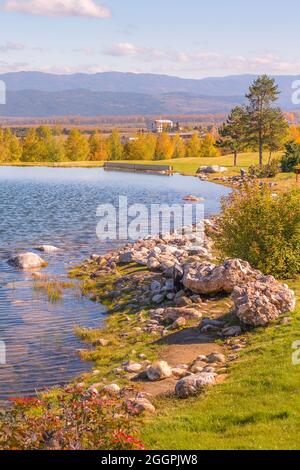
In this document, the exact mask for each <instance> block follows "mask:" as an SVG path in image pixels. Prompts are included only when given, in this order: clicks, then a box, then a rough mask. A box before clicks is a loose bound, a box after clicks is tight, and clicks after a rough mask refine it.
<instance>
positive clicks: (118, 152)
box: [107, 129, 123, 160]
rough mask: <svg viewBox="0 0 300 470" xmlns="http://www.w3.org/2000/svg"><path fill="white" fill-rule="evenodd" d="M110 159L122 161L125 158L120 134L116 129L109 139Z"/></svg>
mask: <svg viewBox="0 0 300 470" xmlns="http://www.w3.org/2000/svg"><path fill="white" fill-rule="evenodd" d="M107 147H108V158H109V160H122V158H123V145H122V143H121V137H120V134H119V132H118V131H117V130H116V129H114V130H113V131H112V133H111V135H110V137H109V138H108V142H107Z"/></svg>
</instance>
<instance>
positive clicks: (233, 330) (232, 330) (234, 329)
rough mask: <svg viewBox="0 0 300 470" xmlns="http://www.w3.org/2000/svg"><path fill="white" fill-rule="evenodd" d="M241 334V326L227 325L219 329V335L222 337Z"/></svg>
mask: <svg viewBox="0 0 300 470" xmlns="http://www.w3.org/2000/svg"><path fill="white" fill-rule="evenodd" d="M241 334H242V328H241V327H240V326H238V325H237V326H229V327H227V328H224V329H223V330H222V331H221V335H222V336H223V337H224V338H230V337H232V336H240V335H241Z"/></svg>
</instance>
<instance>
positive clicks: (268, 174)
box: [249, 159, 281, 178]
mask: <svg viewBox="0 0 300 470" xmlns="http://www.w3.org/2000/svg"><path fill="white" fill-rule="evenodd" d="M280 170H281V165H280V161H279V160H277V159H273V160H271V161H270V163H267V164H266V165H262V166H261V165H253V166H250V168H249V173H250V175H251V176H256V177H257V178H274V176H276V175H277V174H278V173H279V172H280Z"/></svg>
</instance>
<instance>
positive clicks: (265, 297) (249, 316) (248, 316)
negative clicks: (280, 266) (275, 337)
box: [232, 276, 296, 326]
mask: <svg viewBox="0 0 300 470" xmlns="http://www.w3.org/2000/svg"><path fill="white" fill-rule="evenodd" d="M232 300H233V302H234V305H235V312H236V315H237V316H238V318H239V319H240V320H241V321H242V322H243V323H244V324H246V325H250V326H266V325H268V323H270V322H271V321H273V320H276V319H277V318H278V317H279V316H280V315H282V314H284V313H287V312H292V311H294V309H295V306H296V299H295V294H294V292H293V291H292V290H291V289H289V287H288V286H287V285H286V284H280V283H279V282H278V281H276V279H274V277H272V276H260V277H259V278H258V279H257V280H256V281H255V282H250V283H248V284H245V285H243V286H237V287H236V288H235V289H234V291H233V293H232Z"/></svg>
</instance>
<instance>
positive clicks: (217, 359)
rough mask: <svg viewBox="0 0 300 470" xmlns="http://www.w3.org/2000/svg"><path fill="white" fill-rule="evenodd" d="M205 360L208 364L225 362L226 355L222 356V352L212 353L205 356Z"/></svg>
mask: <svg viewBox="0 0 300 470" xmlns="http://www.w3.org/2000/svg"><path fill="white" fill-rule="evenodd" d="M207 360H208V362H209V363H210V364H213V363H217V364H226V356H224V354H222V353H212V354H210V355H209V356H207Z"/></svg>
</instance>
